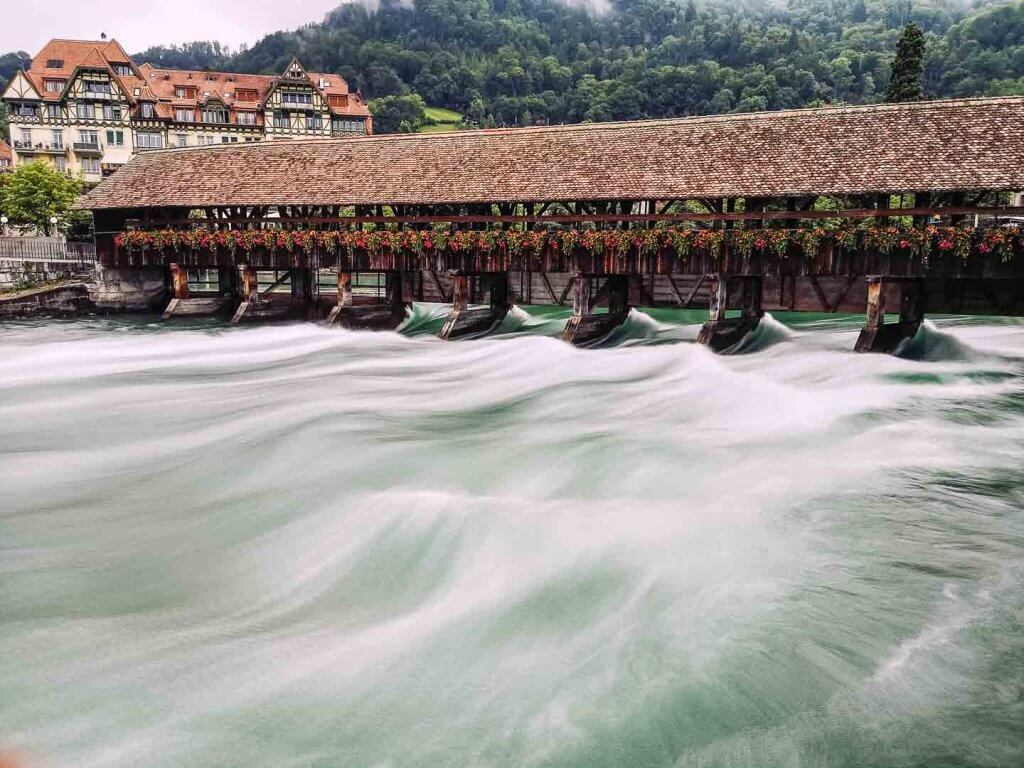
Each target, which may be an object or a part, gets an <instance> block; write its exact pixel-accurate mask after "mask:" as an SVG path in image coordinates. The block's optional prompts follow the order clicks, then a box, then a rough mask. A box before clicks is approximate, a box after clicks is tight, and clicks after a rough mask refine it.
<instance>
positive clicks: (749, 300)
mask: <svg viewBox="0 0 1024 768" xmlns="http://www.w3.org/2000/svg"><path fill="white" fill-rule="evenodd" d="M763 282H764V281H763V279H762V277H761V276H760V275H727V274H725V273H724V272H720V273H719V274H718V284H717V285H716V286H715V288H714V289H713V290H712V291H711V303H710V305H709V318H708V321H707V322H706V323H704V325H702V326H701V327H700V332H699V333H698V334H697V343H698V344H706V345H707V346H708V347H710V348H711V349H712V351H714V352H727V351H728V350H729V349H731V348H732V347H734V346H736V344H738V343H739V342H740V341H742V339H743V337H744V336H746V335H747V334H748V333H750V332H751V331H752V330H754V329H755V328H757V326H758V324H759V323H760V322H761V318H762V317H764V310H763V309H762V308H761V294H762V287H763ZM730 303H731V304H734V305H735V304H737V303H738V304H739V308H740V316H739V317H729V318H727V317H726V316H725V311H726V309H727V307H728V306H729V304H730Z"/></svg>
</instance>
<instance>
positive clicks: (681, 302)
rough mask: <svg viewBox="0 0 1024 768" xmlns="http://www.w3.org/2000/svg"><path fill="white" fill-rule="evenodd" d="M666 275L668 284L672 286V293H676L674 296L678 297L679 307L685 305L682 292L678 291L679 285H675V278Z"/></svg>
mask: <svg viewBox="0 0 1024 768" xmlns="http://www.w3.org/2000/svg"><path fill="white" fill-rule="evenodd" d="M666 277H668V284H669V285H670V286H672V293H674V294H675V295H676V298H677V299H679V306H680V308H682V307H685V306H686V300H685V299H684V298H683V294H682V293H680V292H679V286H678V285H676V280H675V278H674V277H672V275H666Z"/></svg>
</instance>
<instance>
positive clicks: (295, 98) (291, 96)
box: [281, 91, 313, 104]
mask: <svg viewBox="0 0 1024 768" xmlns="http://www.w3.org/2000/svg"><path fill="white" fill-rule="evenodd" d="M281 101H283V102H284V103H285V104H312V103H313V94H312V93H303V92H300V91H281Z"/></svg>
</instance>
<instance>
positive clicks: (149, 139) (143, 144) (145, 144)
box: [135, 131, 164, 149]
mask: <svg viewBox="0 0 1024 768" xmlns="http://www.w3.org/2000/svg"><path fill="white" fill-rule="evenodd" d="M135 138H136V142H135V143H136V144H137V145H138V147H139V149H162V148H163V146H164V136H163V134H162V133H151V132H146V131H140V132H139V133H138V134H136V137H135Z"/></svg>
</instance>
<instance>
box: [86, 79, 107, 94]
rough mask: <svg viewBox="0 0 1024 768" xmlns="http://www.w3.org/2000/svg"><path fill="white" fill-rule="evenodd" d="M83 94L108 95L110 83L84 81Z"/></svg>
mask: <svg viewBox="0 0 1024 768" xmlns="http://www.w3.org/2000/svg"><path fill="white" fill-rule="evenodd" d="M85 92H86V94H87V95H91V94H99V93H102V94H108V93H110V83H109V82H107V81H106V80H103V81H100V80H86V81H85Z"/></svg>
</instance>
